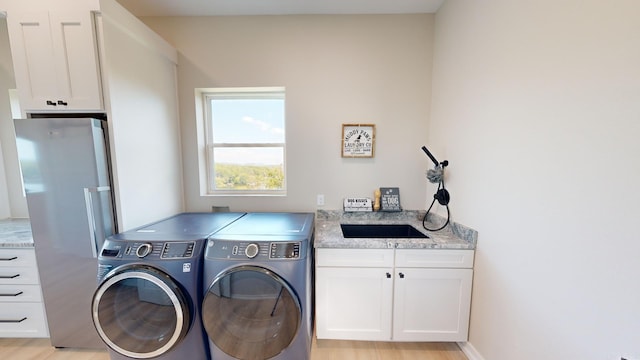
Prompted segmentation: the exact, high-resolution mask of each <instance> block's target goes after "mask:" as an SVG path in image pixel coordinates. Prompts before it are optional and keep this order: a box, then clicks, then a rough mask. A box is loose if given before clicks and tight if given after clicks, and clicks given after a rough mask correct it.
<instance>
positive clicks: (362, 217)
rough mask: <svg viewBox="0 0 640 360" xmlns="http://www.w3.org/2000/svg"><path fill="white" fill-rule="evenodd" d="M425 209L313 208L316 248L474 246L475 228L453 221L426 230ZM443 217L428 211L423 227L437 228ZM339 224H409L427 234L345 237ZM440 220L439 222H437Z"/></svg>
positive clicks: (449, 247) (454, 247) (435, 247)
mask: <svg viewBox="0 0 640 360" xmlns="http://www.w3.org/2000/svg"><path fill="white" fill-rule="evenodd" d="M424 214H425V211H414V210H404V211H400V212H343V211H341V210H318V211H317V212H316V224H315V227H316V229H315V242H314V246H315V247H316V248H360V249H388V248H397V249H470V250H474V249H475V248H476V242H477V239H478V232H477V231H475V230H473V229H471V228H468V227H466V226H464V225H460V224H458V223H455V222H451V223H449V225H447V226H446V227H445V228H444V229H442V230H439V231H427V230H425V229H424V227H423V226H422V219H423V217H424ZM445 221H446V219H444V218H442V217H441V216H439V215H433V214H429V217H428V218H427V223H426V225H427V227H429V228H438V227H440V226H441V224H443V223H444V222H445ZM340 224H410V225H412V226H413V227H415V228H416V229H418V230H419V231H421V232H422V233H423V234H426V235H428V236H429V238H424V239H423V238H419V239H397V238H393V239H380V238H376V239H368V238H367V239H364V238H355V239H354V238H349V239H345V238H344V237H343V235H342V230H341V229H340ZM439 224H440V225H439Z"/></svg>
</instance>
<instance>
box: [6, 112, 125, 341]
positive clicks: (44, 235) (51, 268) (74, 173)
mask: <svg viewBox="0 0 640 360" xmlns="http://www.w3.org/2000/svg"><path fill="white" fill-rule="evenodd" d="M14 124H15V130H16V140H17V146H18V156H19V158H20V167H21V170H22V177H23V182H24V187H25V191H26V196H27V206H28V209H29V218H30V220H31V229H32V231H33V240H34V245H35V252H36V259H37V263H38V270H39V273H40V283H41V285H42V295H43V297H44V306H45V310H46V314H47V322H48V326H49V332H50V337H51V343H52V345H53V346H55V347H74V348H95V349H104V348H105V345H104V343H103V342H102V341H101V340H100V339H99V337H98V335H97V332H96V331H95V328H94V326H93V322H92V320H91V299H92V296H93V292H94V290H95V288H96V277H97V266H98V265H97V254H98V252H99V251H100V248H101V247H102V244H103V242H104V239H105V238H106V237H108V236H110V235H112V234H114V233H116V232H117V229H116V221H115V216H114V214H115V213H114V205H113V197H112V193H111V174H110V161H109V160H110V159H109V152H108V149H109V147H108V138H107V131H106V121H104V120H99V119H93V118H64V119H62V118H43V119H16V120H14Z"/></svg>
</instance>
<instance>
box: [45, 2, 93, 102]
mask: <svg viewBox="0 0 640 360" xmlns="http://www.w3.org/2000/svg"><path fill="white" fill-rule="evenodd" d="M49 19H50V21H51V40H52V44H53V46H52V47H53V54H54V59H55V61H56V68H57V71H56V74H57V84H58V90H59V93H58V97H59V99H56V101H58V100H61V101H62V104H60V103H59V102H58V105H57V106H58V107H60V110H101V109H102V92H101V84H100V68H99V67H98V53H97V47H96V33H95V27H94V23H93V14H92V13H91V12H90V11H86V10H79V11H73V12H51V13H50V14H49ZM65 103H66V104H67V105H64V104H65Z"/></svg>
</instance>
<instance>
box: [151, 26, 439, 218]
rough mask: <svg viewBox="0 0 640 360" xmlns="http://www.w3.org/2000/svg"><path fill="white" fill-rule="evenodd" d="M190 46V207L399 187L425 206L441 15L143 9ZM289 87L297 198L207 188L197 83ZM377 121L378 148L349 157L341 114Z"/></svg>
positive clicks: (283, 206) (287, 201) (186, 71)
mask: <svg viewBox="0 0 640 360" xmlns="http://www.w3.org/2000/svg"><path fill="white" fill-rule="evenodd" d="M142 20H143V21H144V22H145V23H146V24H147V25H149V26H150V27H151V28H152V29H153V30H154V31H156V32H157V33H159V34H160V35H161V36H162V37H164V38H165V39H166V40H167V41H169V42H170V43H171V44H172V45H173V46H175V47H176V48H177V49H178V51H179V53H180V58H179V66H178V83H179V98H180V115H181V132H182V144H183V148H182V151H183V164H184V181H185V198H186V208H187V209H188V210H191V211H195V210H200V211H207V210H209V209H210V206H211V205H229V206H230V207H231V210H232V211H234V210H235V211H241V210H242V211H249V210H251V211H262V210H274V211H313V210H315V209H316V194H324V195H325V198H326V205H325V206H324V208H325V209H341V208H342V198H343V197H346V196H368V197H372V196H373V191H374V190H375V189H376V188H379V187H381V186H397V187H399V188H400V197H401V202H402V206H403V207H404V208H406V209H424V208H425V202H426V200H425V197H426V190H425V189H426V186H425V183H426V179H425V176H424V173H425V170H426V168H427V167H428V162H427V159H426V157H425V156H424V154H422V152H421V150H420V147H421V146H422V145H424V143H425V141H426V138H427V135H426V134H427V124H428V118H429V109H430V105H429V99H430V97H431V95H430V88H431V86H430V84H431V59H432V48H431V46H432V36H433V33H432V29H433V15H397V16H396V15H392V16H250V17H177V18H173V17H172V18H162V17H160V18H154V17H149V18H143V19H142ZM235 86H285V87H286V122H287V134H286V136H287V177H288V196H287V197H285V198H282V197H245V198H242V197H222V198H221V197H201V196H200V195H199V185H198V170H197V166H198V164H197V151H198V149H197V147H196V139H197V138H196V126H195V109H194V102H195V100H194V89H195V88H199V87H235ZM343 123H374V124H376V145H375V146H376V148H375V157H374V158H372V159H343V158H341V156H340V137H341V131H342V129H341V124H343Z"/></svg>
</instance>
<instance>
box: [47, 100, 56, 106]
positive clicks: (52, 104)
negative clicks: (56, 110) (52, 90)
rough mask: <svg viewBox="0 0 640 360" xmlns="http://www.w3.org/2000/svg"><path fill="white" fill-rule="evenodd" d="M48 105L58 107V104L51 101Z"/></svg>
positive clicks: (48, 101)
mask: <svg viewBox="0 0 640 360" xmlns="http://www.w3.org/2000/svg"><path fill="white" fill-rule="evenodd" d="M47 105H51V106H56V105H57V104H56V103H55V102H53V101H51V100H47Z"/></svg>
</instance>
